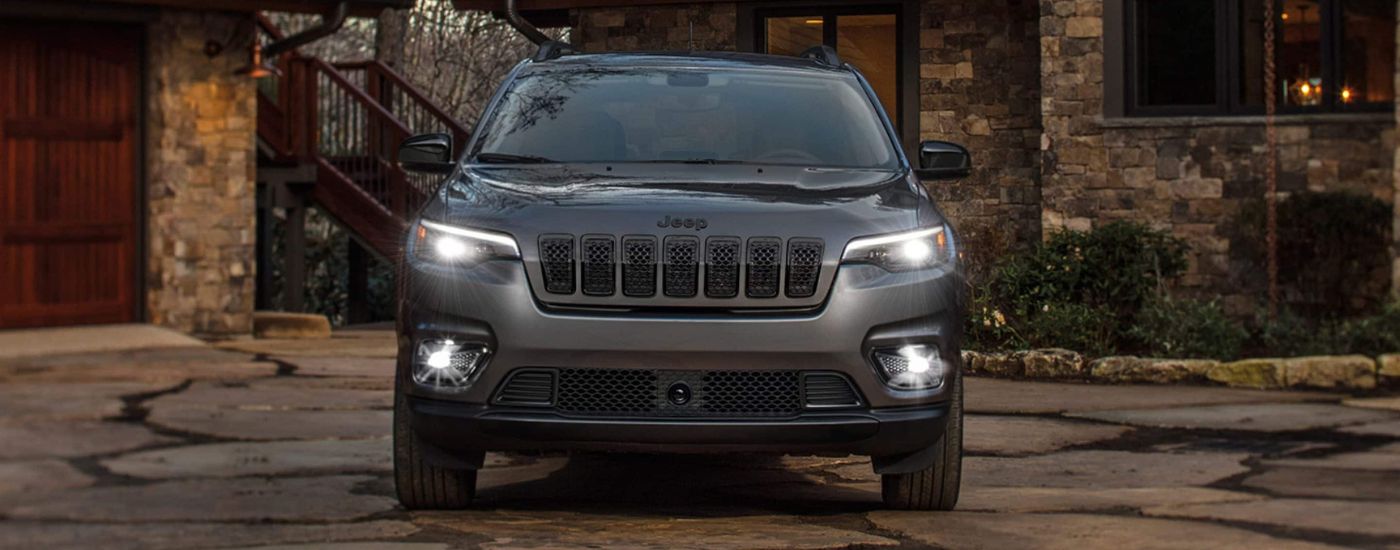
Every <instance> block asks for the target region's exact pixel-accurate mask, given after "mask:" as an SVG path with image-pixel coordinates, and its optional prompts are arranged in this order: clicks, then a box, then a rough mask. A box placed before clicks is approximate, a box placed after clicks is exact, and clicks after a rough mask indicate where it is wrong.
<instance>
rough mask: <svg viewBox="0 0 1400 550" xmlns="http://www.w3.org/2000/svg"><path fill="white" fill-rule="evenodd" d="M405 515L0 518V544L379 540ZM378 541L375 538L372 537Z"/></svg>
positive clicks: (147, 548) (405, 530)
mask: <svg viewBox="0 0 1400 550" xmlns="http://www.w3.org/2000/svg"><path fill="white" fill-rule="evenodd" d="M416 532H418V528H417V527H415V526H414V525H413V524H412V523H408V522H406V521H387V520H381V521H365V522H356V523H336V524H325V525H295V524H239V523H105V524H104V523H63V522H37V521H13V520H11V521H3V522H0V547H6V548H9V547H11V543H13V547H16V548H75V549H87V548H102V549H104V550H186V549H189V548H232V547H244V546H249V545H259V544H261V545H268V544H291V543H315V544H330V543H333V542H334V541H347V540H379V539H393V538H402V537H407V536H410V535H412V534H414V533H416ZM373 544H379V543H373Z"/></svg>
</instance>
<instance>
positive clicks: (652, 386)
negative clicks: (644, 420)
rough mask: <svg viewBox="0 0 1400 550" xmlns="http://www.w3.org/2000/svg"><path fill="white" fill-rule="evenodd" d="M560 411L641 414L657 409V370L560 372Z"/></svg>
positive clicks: (573, 370)
mask: <svg viewBox="0 0 1400 550" xmlns="http://www.w3.org/2000/svg"><path fill="white" fill-rule="evenodd" d="M558 393H559V398H558V404H557V405H556V407H557V408H558V410H559V411H560V412H565V413H572V414H584V415H587V414H595V415H596V414H603V415H642V416H648V415H650V414H651V413H653V412H654V411H655V410H656V401H657V399H656V396H657V384H656V371H650V370H633V369H560V370H559V389H558Z"/></svg>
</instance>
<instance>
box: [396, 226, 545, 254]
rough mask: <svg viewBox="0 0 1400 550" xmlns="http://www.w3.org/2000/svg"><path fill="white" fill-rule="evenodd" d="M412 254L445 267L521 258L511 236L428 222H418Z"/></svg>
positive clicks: (518, 248)
mask: <svg viewBox="0 0 1400 550" xmlns="http://www.w3.org/2000/svg"><path fill="white" fill-rule="evenodd" d="M413 251H414V255H416V256H417V257H418V258H419V259H423V260H428V261H431V262H434V263H439V264H444V265H472V264H476V263H479V262H484V261H486V260H513V259H517V258H519V257H520V247H518V246H516V244H515V238H514V237H511V236H510V235H506V234H504V233H496V232H494V231H482V230H480V229H467V228H465V227H454V226H451V225H443V224H440V223H434V222H430V221H427V220H423V221H420V222H418V228H417V230H416V231H415V232H414V243H413Z"/></svg>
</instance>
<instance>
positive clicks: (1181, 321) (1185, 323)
mask: <svg viewBox="0 0 1400 550" xmlns="http://www.w3.org/2000/svg"><path fill="white" fill-rule="evenodd" d="M1128 335H1129V336H1130V337H1131V338H1132V339H1133V340H1134V341H1135V344H1136V345H1137V347H1138V349H1139V350H1140V351H1142V352H1143V353H1146V354H1149V355H1151V356H1153V357H1165V358H1178V359H1195V358H1204V359H1234V358H1236V357H1239V355H1240V350H1241V349H1242V348H1243V346H1244V343H1245V341H1246V340H1247V339H1248V338H1249V331H1247V330H1245V328H1244V326H1242V325H1241V324H1240V323H1238V322H1236V321H1235V320H1234V319H1231V318H1230V317H1229V316H1227V315H1225V311H1224V310H1222V309H1220V306H1219V305H1218V304H1216V303H1215V302H1198V301H1193V300H1174V299H1171V298H1166V297H1163V298H1161V299H1157V300H1153V301H1151V302H1149V303H1148V304H1147V305H1146V306H1145V307H1144V308H1143V309H1142V311H1141V312H1140V313H1139V314H1138V316H1137V322H1136V323H1134V324H1133V326H1132V327H1131V328H1130V329H1128Z"/></svg>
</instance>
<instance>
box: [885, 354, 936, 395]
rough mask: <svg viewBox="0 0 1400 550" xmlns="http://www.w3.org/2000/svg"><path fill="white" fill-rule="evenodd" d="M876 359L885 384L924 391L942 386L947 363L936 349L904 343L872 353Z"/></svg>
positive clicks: (902, 388)
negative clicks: (895, 348) (892, 348)
mask: <svg viewBox="0 0 1400 550" xmlns="http://www.w3.org/2000/svg"><path fill="white" fill-rule="evenodd" d="M875 362H876V363H877V364H878V365H879V366H880V371H881V372H882V374H884V375H885V383H886V384H888V385H889V386H890V387H892V388H898V389H901V390H925V389H929V388H936V387H938V386H941V385H943V377H944V375H945V374H946V373H947V369H948V363H947V362H946V361H944V360H943V359H941V358H939V356H938V348H934V347H931V346H904V347H902V348H899V349H897V350H881V351H877V352H875Z"/></svg>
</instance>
